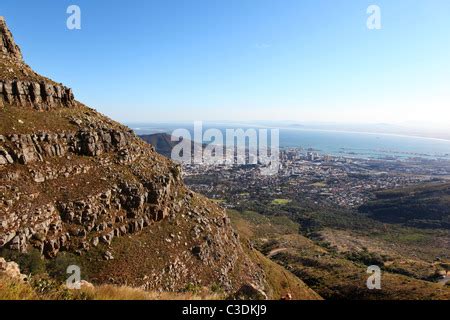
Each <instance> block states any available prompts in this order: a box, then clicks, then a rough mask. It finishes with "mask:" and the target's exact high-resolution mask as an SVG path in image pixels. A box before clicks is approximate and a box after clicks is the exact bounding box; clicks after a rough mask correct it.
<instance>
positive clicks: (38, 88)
mask: <svg viewBox="0 0 450 320" xmlns="http://www.w3.org/2000/svg"><path fill="white" fill-rule="evenodd" d="M0 37H1V41H0V119H1V122H0V222H1V224H0V250H1V251H0V255H1V254H2V252H4V253H5V252H10V251H13V252H14V251H15V252H22V253H24V252H30V251H31V250H32V249H33V248H35V249H37V250H38V251H39V252H40V253H42V254H43V255H44V256H45V257H46V258H48V259H55V258H56V259H57V258H58V257H61V256H67V257H69V258H70V259H76V261H77V262H78V263H79V264H80V266H82V275H83V276H84V275H86V276H89V278H90V279H91V280H93V281H94V282H96V283H114V284H124V283H127V284H129V285H133V286H140V287H142V288H145V289H152V290H169V291H177V290H183V289H184V288H186V287H188V286H190V285H196V286H212V285H215V286H218V287H220V288H221V289H222V290H224V291H227V292H232V291H234V290H237V289H239V287H240V286H242V285H243V284H245V283H248V282H250V283H253V284H255V285H257V286H261V287H264V285H265V283H264V273H263V271H262V269H261V268H259V267H258V266H256V265H255V264H254V263H253V262H252V261H251V260H250V259H249V257H248V256H247V255H246V254H245V253H244V251H243V249H242V247H241V245H240V242H239V239H238V236H237V234H236V233H235V232H234V230H233V229H232V227H231V225H230V221H229V219H228V217H227V215H226V213H225V211H224V210H223V209H221V208H220V207H218V206H216V205H215V204H214V203H211V202H210V201H209V200H207V199H205V198H203V197H201V196H199V195H197V194H195V193H193V192H191V191H189V190H188V189H187V188H186V187H185V186H184V184H183V182H182V180H181V174H180V167H179V166H178V165H176V164H174V163H172V162H171V161H170V160H168V159H167V158H165V157H163V156H161V155H159V154H157V153H156V152H155V151H154V148H153V147H151V146H149V145H148V144H147V143H145V142H144V141H142V140H141V139H139V138H138V137H137V136H136V135H135V134H134V133H133V132H132V131H131V130H130V129H129V128H127V127H125V126H123V125H121V124H119V123H116V122H114V121H112V120H110V119H108V118H106V117H105V116H103V115H101V114H99V113H97V112H96V111H95V110H93V109H90V108H88V107H86V106H84V105H83V104H82V103H80V102H78V101H76V100H75V98H74V95H73V93H72V90H71V89H69V88H67V87H65V86H63V85H61V84H57V83H55V82H54V81H51V80H49V79H47V78H45V77H42V76H40V75H38V74H36V73H35V72H34V71H32V70H31V68H30V67H29V66H27V65H26V64H25V63H24V61H23V59H22V54H21V52H20V49H19V47H18V46H17V45H16V44H15V42H14V40H13V38H12V35H11V33H10V31H9V30H8V28H7V26H6V24H5V21H4V19H3V18H2V19H0ZM69 258H68V259H61V260H60V263H61V266H60V267H61V268H62V269H64V267H66V265H68V264H69V262H68V261H69V260H70V259H69ZM64 261H66V263H65V264H66V265H65V264H64Z"/></svg>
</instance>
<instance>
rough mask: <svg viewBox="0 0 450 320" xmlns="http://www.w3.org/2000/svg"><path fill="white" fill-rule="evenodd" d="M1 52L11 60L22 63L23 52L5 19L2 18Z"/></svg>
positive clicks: (0, 26)
mask: <svg viewBox="0 0 450 320" xmlns="http://www.w3.org/2000/svg"><path fill="white" fill-rule="evenodd" d="M0 52H1V53H2V54H3V55H4V56H6V57H8V58H11V59H16V60H18V61H22V52H21V51H20V48H19V46H18V45H16V43H15V42H14V38H13V36H12V34H11V31H9V29H8V27H7V25H6V22H5V18H4V17H1V16H0Z"/></svg>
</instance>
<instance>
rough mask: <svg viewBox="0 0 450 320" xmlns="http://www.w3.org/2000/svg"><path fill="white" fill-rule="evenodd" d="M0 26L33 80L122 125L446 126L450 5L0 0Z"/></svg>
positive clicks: (343, 0)
mask: <svg viewBox="0 0 450 320" xmlns="http://www.w3.org/2000/svg"><path fill="white" fill-rule="evenodd" d="M71 4H76V5H78V6H80V8H81V12H82V14H81V19H82V29H81V30H68V29H67V28H66V19H67V17H68V14H67V13H66V9H67V7H68V6H69V5H71ZM371 4H376V5H378V6H379V7H380V8H381V23H382V29H381V30H369V29H367V27H366V20H367V17H368V15H367V14H366V9H367V7H368V6H369V5H371ZM0 15H3V16H5V18H6V20H7V22H8V25H9V27H10V28H11V29H12V31H13V33H14V35H15V38H16V41H17V42H18V43H19V45H20V46H21V48H22V51H23V53H24V56H25V58H26V61H27V63H28V64H30V65H31V66H32V67H33V68H34V69H35V70H36V71H37V72H39V73H42V74H44V75H46V76H49V77H51V78H53V79H54V80H56V81H58V82H63V83H64V84H66V85H68V86H70V87H72V88H73V89H74V91H75V95H76V97H77V99H78V100H80V101H82V102H84V103H86V104H88V105H89V106H91V107H93V108H95V109H97V110H99V111H100V112H103V113H105V114H107V115H109V116H111V117H112V118H114V119H115V120H119V121H123V122H145V121H190V120H296V121H336V122H384V123H403V122H418V121H422V122H436V123H437V122H439V123H446V124H450V110H449V109H450V90H449V88H448V87H449V82H450V81H449V79H450V59H449V57H450V24H449V23H448V21H450V1H448V0H420V1H419V0H386V1H380V0H372V1H366V0H354V1H351V0H327V1H325V0H304V1H301V0H279V1H276V0H184V1H182V0H178V1H175V0H128V1H119V0H117V1H114V0H109V1H106V0H86V1H85V0H71V1H65V0H58V1H54V0H40V1H31V0H30V1H17V0H1V2H0Z"/></svg>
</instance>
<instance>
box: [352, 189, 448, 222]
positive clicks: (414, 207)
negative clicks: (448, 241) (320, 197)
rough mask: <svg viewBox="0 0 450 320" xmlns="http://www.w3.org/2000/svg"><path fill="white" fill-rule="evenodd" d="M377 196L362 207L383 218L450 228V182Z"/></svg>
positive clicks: (372, 214)
mask: <svg viewBox="0 0 450 320" xmlns="http://www.w3.org/2000/svg"><path fill="white" fill-rule="evenodd" d="M376 196H377V199H376V200H374V201H371V202H369V203H367V204H365V205H363V206H361V208H360V211H361V212H364V213H368V214H369V215H370V217H372V218H374V219H377V220H380V221H383V222H388V223H403V224H406V225H408V226H414V227H422V228H445V229H450V183H435V184H425V185H419V186H414V187H409V188H403V189H396V190H387V191H382V192H379V193H377V194H376Z"/></svg>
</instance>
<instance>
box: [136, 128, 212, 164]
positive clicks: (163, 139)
mask: <svg viewBox="0 0 450 320" xmlns="http://www.w3.org/2000/svg"><path fill="white" fill-rule="evenodd" d="M139 137H140V138H141V139H142V140H144V141H145V142H147V143H149V144H151V145H152V146H153V147H155V150H156V152H158V153H159V154H161V155H163V156H165V157H167V158H171V155H172V149H173V148H174V147H175V146H176V145H177V144H178V143H180V142H181V141H182V139H176V138H175V139H174V140H175V141H172V138H173V136H172V135H170V134H167V133H154V134H147V135H140V136H139ZM188 143H189V141H188ZM190 143H191V154H194V147H195V145H199V144H197V143H195V142H193V141H190ZM203 147H204V146H203Z"/></svg>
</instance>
